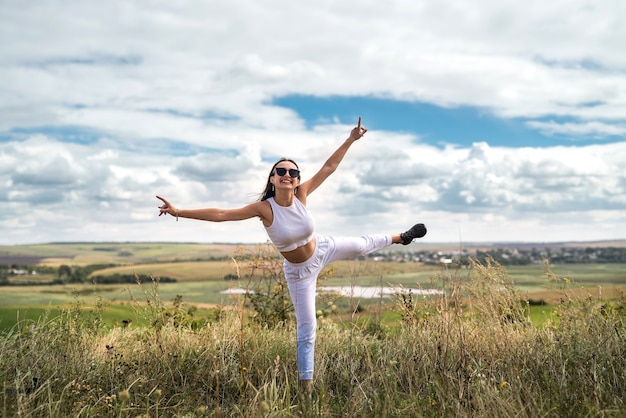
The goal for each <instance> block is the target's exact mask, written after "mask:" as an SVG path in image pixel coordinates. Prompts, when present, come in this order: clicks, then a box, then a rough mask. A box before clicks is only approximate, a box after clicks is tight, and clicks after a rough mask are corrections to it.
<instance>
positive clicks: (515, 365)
mask: <svg viewBox="0 0 626 418" xmlns="http://www.w3.org/2000/svg"><path fill="white" fill-rule="evenodd" d="M256 263H257V264H256V266H257V268H258V267H259V266H260V263H259V262H258V261H256ZM268 265H272V264H268ZM273 265H274V268H276V266H275V264H273ZM240 267H241V269H242V274H243V273H245V272H246V265H245V264H244V263H242V264H241V266H240ZM278 268H279V267H278ZM368 268H369V267H368V266H357V268H353V269H352V270H351V274H352V276H351V278H350V279H349V280H350V282H352V281H356V280H359V279H360V276H359V274H361V273H363V274H365V275H371V276H372V277H374V276H376V274H378V273H376V272H374V273H376V274H374V273H370V272H368V270H367V269H368ZM257 271H258V272H260V271H263V269H258V270H257ZM279 273H280V272H279V271H270V272H268V274H269V275H270V276H271V277H274V276H275V275H276V274H279ZM543 274H544V277H543V280H544V281H545V282H548V283H550V284H551V286H552V290H551V291H552V292H553V293H554V294H555V295H557V299H558V300H559V301H560V302H559V303H558V304H555V305H551V306H530V305H528V304H526V303H521V302H522V301H523V300H524V298H523V295H522V294H521V293H520V292H519V290H517V289H516V286H515V285H514V284H513V282H512V280H511V276H510V275H509V273H508V271H507V270H506V269H504V268H502V267H501V266H499V265H497V264H495V263H488V264H487V265H481V264H475V265H474V266H473V268H472V269H471V270H465V271H463V270H454V271H451V270H439V271H438V272H437V273H436V275H435V277H431V280H432V281H433V282H436V283H438V284H440V285H441V286H443V287H444V288H445V290H446V292H445V295H444V296H442V297H437V298H424V297H414V296H405V297H404V298H402V297H400V296H398V297H396V298H394V299H393V300H392V301H391V303H390V304H388V306H383V305H381V304H375V303H374V304H372V305H371V306H369V307H368V309H369V311H368V315H367V316H365V315H361V316H360V315H359V314H357V313H356V312H355V311H356V308H357V306H358V304H357V302H358V301H352V300H350V301H344V302H342V303H341V304H340V303H338V304H337V305H339V306H340V308H338V309H337V310H332V309H331V310H328V311H326V313H324V314H323V315H321V316H320V317H319V320H318V321H319V322H318V339H317V344H316V357H315V367H316V375H315V380H314V393H313V396H312V397H311V398H307V397H303V396H302V395H300V394H299V393H298V392H297V371H296V367H295V330H294V323H293V322H292V321H288V322H287V323H286V324H284V325H283V326H276V327H270V326H267V325H265V324H263V323H262V322H259V321H256V320H252V319H253V317H254V315H255V312H254V311H253V310H250V309H249V308H248V307H246V306H247V305H245V304H244V303H243V302H244V300H242V299H235V300H233V301H232V302H231V303H229V304H224V305H222V306H216V307H215V308H213V309H207V310H206V311H205V312H203V313H202V315H200V314H199V313H198V311H197V310H195V309H192V308H193V306H192V305H189V304H186V303H184V302H182V301H181V300H180V299H178V300H177V299H176V298H174V301H173V302H171V301H170V299H169V296H167V297H166V296H164V294H163V293H162V292H163V291H164V286H163V285H160V284H158V283H155V284H152V285H151V284H147V285H143V286H138V285H135V286H134V287H133V288H132V289H131V294H129V295H128V298H127V299H126V302H124V308H129V309H130V312H131V313H132V319H133V322H132V323H131V324H130V325H128V326H127V325H119V324H117V325H110V324H107V323H106V321H103V315H104V313H105V312H112V311H114V310H115V308H117V307H118V305H116V304H111V303H108V302H106V301H104V300H102V299H97V300H96V301H95V303H93V304H91V303H90V304H86V303H83V302H81V300H82V296H78V297H76V296H75V299H74V302H73V303H70V304H66V305H65V306H63V307H62V308H61V309H60V314H58V315H53V312H51V311H50V312H48V311H44V312H43V315H42V316H40V317H38V318H37V319H21V321H20V322H19V323H18V324H16V325H15V326H13V327H12V328H10V329H9V330H8V331H6V332H5V333H3V334H2V335H1V336H0V350H1V352H2V356H1V357H0V380H1V381H2V382H3V386H2V388H0V413H1V414H2V415H3V416H32V417H37V416H51V417H64V416H80V417H95V416H124V417H136V416H150V417H160V416H167V417H169V416H185V417H200V416H241V417H244V416H245V417H248V416H252V417H256V416H271V417H279V416H320V417H335V416H345V417H363V416H386V417H391V416H416V417H420V416H455V417H457V416H458V417H493V416H501V417H513V416H515V417H536V416H544V417H560V416H568V417H569V416H571V417H584V416H614V417H618V416H624V415H626V404H625V401H624V400H625V399H626V298H624V296H623V294H621V295H620V294H615V295H614V297H613V298H611V299H607V298H606V295H602V296H599V295H596V294H589V293H586V292H585V290H584V289H580V288H578V287H576V286H574V285H572V282H571V280H570V279H569V278H568V277H565V276H562V275H560V274H556V273H555V272H554V271H552V270H551V269H550V267H549V266H547V268H546V269H545V271H544V272H543ZM381 275H382V273H381ZM261 279H262V277H261ZM385 279H386V277H384V276H383V277H379V278H378V280H379V281H384V280H385ZM344 280H345V279H344ZM183 284H185V285H189V284H192V283H183ZM325 284H326V283H325ZM323 303H325V301H320V305H322V304H323ZM377 309H378V310H377ZM542 312H543V313H542ZM546 312H547V314H546ZM128 313H129V311H123V314H122V316H121V317H122V318H123V317H125V316H126V315H127V314H128ZM534 315H540V316H541V321H542V323H541V324H538V323H537V321H534V320H533V316H534ZM201 317H202V318H203V320H202V321H198V319H199V318H201Z"/></svg>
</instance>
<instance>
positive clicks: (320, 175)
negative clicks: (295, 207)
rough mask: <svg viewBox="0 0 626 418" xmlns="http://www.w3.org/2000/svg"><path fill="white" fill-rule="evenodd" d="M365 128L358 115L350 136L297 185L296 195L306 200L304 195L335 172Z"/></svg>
mask: <svg viewBox="0 0 626 418" xmlns="http://www.w3.org/2000/svg"><path fill="white" fill-rule="evenodd" d="M365 132H367V129H365V128H364V127H362V126H361V117H360V116H359V122H358V124H357V126H356V127H355V128H354V129H352V131H351V132H350V136H349V137H348V138H347V139H346V140H345V141H344V142H343V144H341V145H340V146H339V148H337V149H336V150H335V152H334V153H333V154H332V155H331V156H330V157H329V158H328V160H326V162H325V163H324V165H323V166H322V168H320V169H319V171H318V172H317V173H315V175H313V177H311V178H310V179H309V180H307V181H305V182H304V183H302V184H301V185H300V186H299V187H298V197H299V198H300V199H301V200H306V196H307V195H309V194H311V193H313V191H314V190H315V189H317V188H318V187H319V186H320V185H321V184H322V183H323V182H324V181H325V180H326V179H327V178H328V176H330V175H331V174H332V173H334V172H335V170H336V169H337V167H339V163H341V161H342V160H343V157H344V156H345V155H346V152H348V149H349V148H350V146H351V145H352V144H353V143H354V142H356V141H358V140H359V139H361V137H362V136H363V135H365Z"/></svg>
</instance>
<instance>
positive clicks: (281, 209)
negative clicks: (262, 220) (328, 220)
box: [265, 197, 315, 252]
mask: <svg viewBox="0 0 626 418" xmlns="http://www.w3.org/2000/svg"><path fill="white" fill-rule="evenodd" d="M267 201H268V202H269V203H270V206H271V207H272V212H273V214H274V220H273V221H272V224H271V225H270V226H266V227H265V230H266V231H267V235H268V236H269V237H270V241H272V244H274V246H275V247H276V249H277V250H278V251H280V252H286V251H293V250H295V249H296V248H298V247H301V246H302V245H304V244H306V243H308V242H309V241H311V240H312V239H313V231H314V230H315V221H314V220H313V217H312V216H311V213H310V212H309V210H308V209H307V208H306V206H304V205H303V204H302V202H300V200H298V198H297V197H294V198H293V204H292V205H291V206H280V205H279V204H278V203H276V202H275V201H274V198H273V197H270V198H269V199H267Z"/></svg>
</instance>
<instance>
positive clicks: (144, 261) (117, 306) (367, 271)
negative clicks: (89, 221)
mask: <svg viewBox="0 0 626 418" xmlns="http://www.w3.org/2000/svg"><path fill="white" fill-rule="evenodd" d="M257 247H258V246H254V245H246V246H237V245H218V244H184V243H183V244H179V243H76V244H45V245H31V246H4V247H0V263H9V262H16V263H19V262H29V263H36V264H40V265H45V266H51V267H58V266H60V265H63V264H66V265H72V266H76V265H78V266H84V265H89V264H117V266H115V267H110V268H103V269H100V270H96V271H94V272H93V273H92V275H91V276H96V275H97V276H109V275H113V274H130V275H134V274H137V275H147V276H150V277H153V278H160V277H171V278H174V279H176V281H177V282H176V283H160V284H159V285H158V297H159V298H160V299H161V300H162V301H171V300H173V299H174V298H176V297H177V296H178V297H182V299H183V301H184V302H186V303H188V304H193V305H195V306H197V307H200V308H203V307H211V306H217V305H222V306H228V305H232V304H236V303H240V299H241V296H239V295H237V294H236V293H235V294H233V295H231V294H225V293H224V292H225V291H227V290H229V289H241V288H246V287H248V283H247V282H246V278H245V273H244V272H241V274H242V276H241V277H242V278H241V280H224V278H225V277H226V276H228V275H234V274H236V273H237V267H238V266H237V265H236V262H235V261H234V260H233V257H235V256H236V255H237V254H239V253H241V252H250V251H254V250H255V248H257ZM550 269H551V272H552V274H553V275H554V276H555V277H557V278H560V279H567V280H568V282H569V283H570V284H569V286H570V287H571V289H572V290H579V291H582V290H584V292H586V293H588V294H589V295H593V296H594V297H597V298H602V297H605V298H610V297H614V296H615V294H616V292H619V291H624V290H625V289H626V265H624V264H617V263H616V264H562V265H552V266H550ZM505 270H506V271H507V273H508V275H509V276H510V277H511V279H512V280H513V282H514V284H515V288H516V290H517V291H518V292H519V293H520V294H521V295H522V296H524V297H526V298H529V299H536V300H544V301H546V302H547V303H554V302H556V301H558V298H559V297H560V296H556V295H557V294H560V287H561V286H562V285H563V281H562V280H561V281H558V280H557V281H554V280H552V281H551V280H550V279H549V278H548V277H547V276H546V272H545V266H544V265H543V264H531V265H523V266H506V267H505ZM329 271H331V274H330V278H328V279H326V280H324V282H323V285H324V286H338V287H345V286H366V287H367V286H374V287H386V286H392V287H397V286H402V287H405V288H416V287H417V288H420V289H441V288H442V287H444V285H445V283H444V281H446V280H448V279H459V278H461V279H463V278H465V277H467V276H468V275H469V270H467V269H456V268H451V267H445V266H441V265H424V264H422V263H418V262H388V261H373V260H349V261H339V262H336V263H334V264H333V265H332V266H331V267H329V268H328V269H327V270H326V272H329ZM45 279H49V280H52V277H45V276H42V277H39V278H38V280H45ZM29 280H30V279H29ZM149 292H152V284H151V283H144V284H143V285H142V286H140V285H138V284H117V285H104V284H97V283H96V284H93V283H85V284H82V283H81V284H64V285H38V286H4V287H2V292H0V329H7V328H9V327H11V326H13V325H14V324H15V323H16V322H17V321H18V319H20V318H21V319H23V318H29V319H36V318H38V317H39V316H40V315H41V313H42V312H45V311H46V310H47V309H48V310H52V311H54V310H59V309H61V308H63V307H67V306H71V305H73V304H77V303H80V304H82V305H84V306H93V305H95V304H96V302H97V301H99V300H100V301H102V302H104V303H105V304H106V305H107V307H106V317H107V318H108V319H109V320H110V321H112V322H114V321H117V320H119V319H120V318H122V317H124V316H128V315H130V314H131V313H132V312H129V308H128V304H129V303H130V302H131V301H132V300H145V299H146V297H147V295H146V293H149ZM344 299H346V298H345V297H344ZM390 299H391V298H386V299H385V300H368V299H363V300H360V301H359V304H361V305H362V306H368V305H372V304H379V305H380V304H382V305H389V304H392V303H393V301H392V300H390ZM338 303H339V304H342V302H341V300H339V301H338ZM343 305H346V303H343ZM124 306H126V308H125V307H124Z"/></svg>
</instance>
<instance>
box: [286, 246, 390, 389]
mask: <svg viewBox="0 0 626 418" xmlns="http://www.w3.org/2000/svg"><path fill="white" fill-rule="evenodd" d="M390 245H391V236H390V235H364V236H362V237H358V238H357V237H323V236H316V246H315V252H314V253H313V255H312V256H311V258H309V259H308V260H307V261H305V262H303V263H290V262H289V261H287V260H285V261H284V264H283V266H284V271H285V279H286V280H287V286H288V287H289V294H290V295H291V301H292V302H293V306H294V308H295V312H296V327H297V337H296V339H297V344H296V346H297V348H296V354H297V363H298V376H299V379H300V380H310V379H313V364H314V361H313V357H314V352H315V330H316V328H317V320H316V317H315V291H316V285H317V276H318V274H319V273H320V272H321V271H322V269H323V268H324V267H325V266H326V265H328V264H329V263H332V262H333V261H337V260H344V259H351V258H355V257H358V256H361V255H365V254H369V253H371V252H374V251H377V250H381V249H383V248H385V247H388V246H390Z"/></svg>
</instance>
